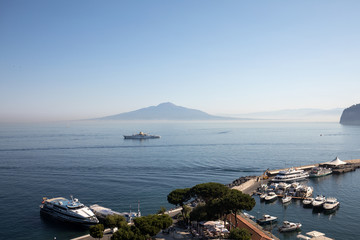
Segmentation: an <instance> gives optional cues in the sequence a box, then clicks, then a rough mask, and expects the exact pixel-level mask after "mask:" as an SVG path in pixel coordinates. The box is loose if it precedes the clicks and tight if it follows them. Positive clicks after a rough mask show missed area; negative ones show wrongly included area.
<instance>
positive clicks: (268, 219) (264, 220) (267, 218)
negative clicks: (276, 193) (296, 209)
mask: <svg viewBox="0 0 360 240" xmlns="http://www.w3.org/2000/svg"><path fill="white" fill-rule="evenodd" d="M276 221H277V217H274V216H270V215H268V214H265V215H264V216H263V217H262V218H259V219H258V220H256V222H257V223H258V224H260V225H263V224H271V223H274V222H276Z"/></svg>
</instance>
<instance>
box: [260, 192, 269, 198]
mask: <svg viewBox="0 0 360 240" xmlns="http://www.w3.org/2000/svg"><path fill="white" fill-rule="evenodd" d="M267 195H268V194H267V193H266V192H264V193H263V194H261V195H260V196H259V197H260V200H265V198H266V196H267Z"/></svg>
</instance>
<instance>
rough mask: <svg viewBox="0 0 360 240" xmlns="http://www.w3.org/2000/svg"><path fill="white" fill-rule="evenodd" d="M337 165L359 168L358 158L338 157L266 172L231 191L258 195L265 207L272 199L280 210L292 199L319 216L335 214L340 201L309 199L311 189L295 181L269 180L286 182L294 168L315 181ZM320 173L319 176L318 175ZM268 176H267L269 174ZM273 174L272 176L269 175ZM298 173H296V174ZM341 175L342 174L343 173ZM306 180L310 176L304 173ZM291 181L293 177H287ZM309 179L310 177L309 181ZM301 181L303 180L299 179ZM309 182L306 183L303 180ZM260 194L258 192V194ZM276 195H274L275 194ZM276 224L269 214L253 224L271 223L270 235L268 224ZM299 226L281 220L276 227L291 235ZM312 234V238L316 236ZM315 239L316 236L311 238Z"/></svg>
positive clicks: (331, 198)
mask: <svg viewBox="0 0 360 240" xmlns="http://www.w3.org/2000/svg"><path fill="white" fill-rule="evenodd" d="M339 165H342V166H344V165H346V166H347V168H352V169H354V170H355V169H356V168H359V166H360V159H354V160H347V161H341V160H340V159H339V158H338V157H336V158H335V159H334V160H332V161H330V162H326V163H319V164H314V165H307V166H300V167H296V168H290V169H288V170H286V169H285V170H284V169H283V170H272V171H271V170H267V171H266V172H265V174H263V175H262V176H258V177H254V178H249V180H248V183H247V184H246V182H245V183H243V184H244V185H245V184H246V187H244V186H241V185H240V186H235V187H233V188H235V189H242V190H243V191H245V192H247V193H248V194H251V195H258V196H259V198H258V199H259V200H260V202H261V201H262V202H264V201H265V203H266V204H268V203H269V202H274V201H276V200H281V201H280V202H281V203H282V204H283V205H284V208H285V209H286V207H287V206H288V204H289V203H291V201H292V199H294V200H295V201H296V200H297V201H299V200H301V203H302V205H303V208H312V209H313V213H321V212H324V214H326V215H327V214H330V216H331V215H332V214H334V213H335V211H336V210H338V208H339V206H340V202H338V200H337V199H336V198H334V197H328V198H326V197H325V196H322V195H317V196H316V197H312V194H313V189H314V187H315V186H314V187H312V186H306V185H302V184H299V183H297V182H293V183H292V184H287V183H286V181H285V182H280V183H276V182H277V181H273V179H279V178H277V176H279V175H280V176H281V177H280V178H284V176H285V179H286V176H287V173H291V172H294V169H299V168H300V169H302V171H301V173H302V172H303V171H305V170H307V171H308V172H312V173H313V174H316V178H320V177H325V176H328V175H330V174H331V172H332V169H331V168H330V167H333V168H336V167H338V166H339ZM320 166H326V167H329V168H325V167H324V168H323V167H320ZM319 172H320V174H319ZM269 173H270V174H269ZM275 173H276V175H275V177H274V176H273V175H274V174H275ZM297 173H298V172H296V174H297ZM343 173H345V172H343ZM307 177H308V178H309V177H310V175H309V174H308V176H307ZM290 178H293V177H290ZM310 179H313V178H310ZM301 180H302V181H304V180H306V179H305V178H302V179H301ZM306 181H309V180H306ZM259 191H260V192H259ZM275 192H276V193H277V194H276V193H275ZM277 221H278V218H277V217H276V216H271V215H269V214H265V215H263V216H262V217H261V218H257V219H256V222H257V223H258V224H260V225H268V224H271V227H270V229H267V230H270V232H272V231H273V229H274V228H273V227H272V224H274V225H276V223H277ZM301 226H302V224H301V223H293V222H289V221H287V220H285V221H283V225H282V226H280V227H279V228H278V231H279V233H280V234H281V233H287V232H292V231H296V230H300V228H301ZM314 232H315V233H316V234H317V233H318V235H319V236H322V237H323V238H324V239H332V238H328V237H325V234H324V233H320V232H317V231H314ZM311 234H312V232H310V235H309V234H308V235H307V236H306V235H301V234H299V235H298V236H299V237H298V238H299V239H311ZM316 234H315V235H316ZM315 238H316V237H315Z"/></svg>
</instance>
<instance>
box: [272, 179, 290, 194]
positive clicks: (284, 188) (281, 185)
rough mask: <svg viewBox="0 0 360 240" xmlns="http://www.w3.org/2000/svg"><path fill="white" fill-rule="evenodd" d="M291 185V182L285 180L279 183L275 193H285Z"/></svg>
mask: <svg viewBox="0 0 360 240" xmlns="http://www.w3.org/2000/svg"><path fill="white" fill-rule="evenodd" d="M290 186H291V184H288V183H285V182H281V183H279V184H278V185H277V187H276V190H275V193H276V194H277V195H284V194H285V192H286V191H287V190H288V189H289V187H290Z"/></svg>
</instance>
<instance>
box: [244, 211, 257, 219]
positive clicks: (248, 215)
mask: <svg viewBox="0 0 360 240" xmlns="http://www.w3.org/2000/svg"><path fill="white" fill-rule="evenodd" d="M244 215H245V217H248V218H250V219H255V217H254V216H253V215H250V214H248V213H246V212H244Z"/></svg>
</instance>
